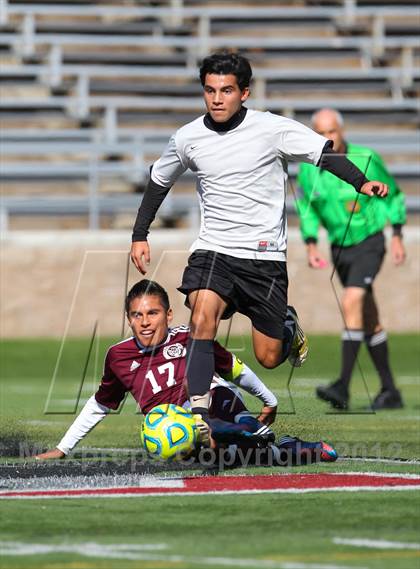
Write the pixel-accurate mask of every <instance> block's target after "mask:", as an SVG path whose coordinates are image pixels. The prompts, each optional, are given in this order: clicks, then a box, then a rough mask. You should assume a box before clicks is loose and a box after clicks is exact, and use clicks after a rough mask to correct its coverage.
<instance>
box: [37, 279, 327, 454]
mask: <svg viewBox="0 0 420 569" xmlns="http://www.w3.org/2000/svg"><path fill="white" fill-rule="evenodd" d="M125 309H126V314H127V318H128V322H129V324H130V327H131V329H132V332H133V336H132V337H130V338H128V339H126V340H123V341H122V342H119V343H118V344H115V345H113V346H111V348H110V349H109V350H108V353H107V355H106V358H105V366H104V373H103V376H102V381H101V383H100V385H99V388H98V390H97V392H96V393H95V395H93V396H92V397H91V398H90V399H89V400H88V401H87V403H86V405H85V406H84V408H83V409H82V411H81V412H80V414H79V416H78V417H77V418H76V420H75V421H74V423H73V424H72V425H71V426H70V428H69V429H68V431H67V432H66V434H65V435H64V437H63V438H62V440H61V441H60V443H59V444H58V445H57V447H56V448H55V449H53V450H51V451H48V452H46V453H43V454H40V455H38V456H37V457H36V458H38V459H40V460H46V459H54V458H64V457H65V456H66V455H67V454H68V453H69V452H70V451H71V450H72V449H73V448H74V447H75V446H76V444H77V443H78V442H79V441H80V440H81V439H82V438H84V437H85V436H86V435H87V434H88V433H89V431H91V430H92V428H93V427H95V425H97V424H98V423H99V422H100V421H101V420H102V419H103V418H104V417H105V416H106V415H107V414H108V413H109V411H110V410H111V409H113V410H115V409H117V408H118V407H119V405H120V403H121V402H122V400H123V399H124V397H125V395H126V393H127V392H128V391H129V392H130V393H131V394H132V395H133V397H134V399H135V400H136V402H137V403H138V405H139V408H140V410H141V411H142V413H144V414H146V413H148V412H149V411H150V410H151V409H153V407H155V406H156V405H159V404H162V403H174V404H175V405H180V406H188V407H189V398H188V394H187V391H186V369H185V367H186V357H185V356H186V345H187V341H188V338H189V328H188V327H186V326H179V327H177V328H170V327H169V324H170V322H171V320H172V309H171V308H170V305H169V299H168V294H167V292H166V291H165V289H164V288H163V287H161V286H160V285H159V284H158V283H156V282H153V281H149V280H146V279H144V280H142V281H140V282H138V283H137V284H135V285H134V286H133V288H132V289H131V290H130V292H129V293H128V295H127V298H126V302H125ZM214 353H215V364H216V367H215V370H216V375H215V377H214V379H213V382H212V386H211V388H212V389H211V395H212V401H211V405H210V419H211V422H210V426H211V429H212V433H211V435H212V437H211V440H210V442H211V443H213V446H214V444H217V443H221V442H223V443H234V442H237V443H240V444H250V445H251V446H252V445H254V446H267V445H268V444H269V443H272V442H274V439H275V435H274V433H273V431H272V430H271V429H270V428H269V425H270V424H271V423H272V422H273V421H274V419H275V416H276V411H277V399H276V397H275V396H274V395H273V393H271V391H270V390H269V389H268V388H267V387H266V386H265V385H264V383H263V382H262V381H261V380H260V379H259V378H258V377H257V376H256V375H255V373H254V372H253V371H252V370H251V369H250V368H249V367H248V366H247V365H246V364H244V363H243V362H241V361H240V360H239V359H238V358H236V356H234V355H233V354H231V353H230V352H229V351H227V350H225V349H224V348H223V347H222V346H221V345H220V344H219V343H218V342H216V341H215V342H214ZM232 382H233V383H232ZM235 384H236V385H238V386H240V387H241V388H242V389H244V390H246V391H247V392H249V393H251V394H253V395H255V396H256V397H258V398H259V399H260V400H261V401H262V403H263V407H262V411H261V413H260V415H259V417H258V419H256V418H255V417H254V416H253V415H252V414H251V413H250V412H249V411H248V410H247V408H246V406H245V404H244V402H243V399H242V396H241V394H240V392H239V390H238V389H237V387H236V385H235ZM200 419H201V418H198V419H197V420H198V426H199V431H200V437H201V442H204V443H206V442H207V441H208V438H209V433H208V430H207V424H206V423H204V422H201V421H200ZM292 439H293V438H290V437H288V441H287V443H288V444H289V445H290V441H291V440H292ZM293 440H295V439H293ZM296 440H297V439H296ZM300 442H301V441H300ZM308 444H311V443H308ZM313 444H319V445H324V450H325V451H326V450H327V445H325V443H313ZM319 448H320V447H319ZM330 459H331V458H330Z"/></svg>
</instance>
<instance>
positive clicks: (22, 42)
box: [0, 0, 420, 228]
mask: <svg viewBox="0 0 420 569" xmlns="http://www.w3.org/2000/svg"><path fill="white" fill-rule="evenodd" d="M419 30H420V12H419V8H418V5H417V2H414V1H404V2H392V1H389V0H388V1H387V0H383V1H379V0H371V1H368V0H358V1H356V0H343V1H327V0H326V1H321V0H320V1H315V0H295V1H293V0H290V1H287V2H286V1H285V2H281V3H279V2H270V1H269V0H264V1H260V2H256V1H255V2H252V1H247V2H243V1H241V2H240V1H236V0H230V1H228V2H224V3H223V5H222V6H221V5H220V3H218V2H213V1H207V2H203V1H200V0H184V1H182V0H172V1H169V0H168V1H164V0H162V1H156V2H153V3H152V2H139V1H134V0H133V1H130V0H126V1H125V2H124V3H121V5H116V4H115V3H112V2H106V1H99V0H96V1H95V0H83V1H82V0H78V1H77V2H70V1H67V0H57V1H56V2H55V1H53V0H49V1H48V2H45V1H44V2H42V3H38V2H30V1H25V2H20V1H16V0H15V1H7V0H0V55H1V58H2V65H1V68H0V78H1V81H2V97H1V99H0V117H1V120H2V131H1V138H0V142H1V154H2V159H1V175H2V180H3V181H2V187H3V197H2V215H1V217H0V219H1V220H2V223H3V227H4V228H5V227H11V228H13V217H14V216H17V215H26V216H29V215H30V216H36V215H54V216H58V215H62V216H65V215H66V214H67V213H69V212H70V213H71V214H74V215H83V216H87V218H88V219H89V226H90V227H92V228H95V227H98V226H99V225H100V223H101V215H106V216H109V217H112V216H113V215H117V214H119V213H120V212H132V213H133V212H135V210H136V208H137V204H138V201H139V196H138V195H137V194H135V193H133V189H135V190H141V189H142V188H143V187H144V184H145V182H146V179H147V174H148V167H149V165H150V163H151V162H153V160H154V159H155V158H156V157H157V156H158V155H159V153H160V152H161V150H162V149H163V147H164V145H165V143H166V141H167V138H168V136H169V134H170V133H171V132H172V131H173V130H174V129H175V128H176V127H178V126H180V125H181V124H182V123H184V122H186V121H188V120H191V119H192V118H194V117H195V116H197V115H198V114H200V113H201V112H202V110H203V103H202V97H201V89H200V85H199V82H198V79H197V63H198V62H199V60H200V58H201V57H202V56H203V55H205V54H207V53H208V52H211V51H213V50H216V49H225V48H226V49H233V50H240V51H241V52H242V53H244V54H245V55H247V56H248V57H249V58H250V60H251V61H252V63H253V67H254V76H255V78H254V84H253V87H252V91H253V96H252V98H251V100H250V106H251V107H254V108H258V109H261V110H264V109H267V110H270V111H273V112H277V113H280V114H284V115H286V116H291V117H295V118H297V119H298V120H301V121H303V122H306V123H307V122H308V121H309V118H310V115H311V113H312V112H313V111H315V110H316V109H317V108H319V107H322V106H333V107H337V108H339V109H340V110H341V111H342V112H343V113H344V115H345V119H346V125H347V127H348V128H347V130H348V134H349V138H350V139H351V140H353V141H354V142H359V143H362V144H366V145H368V146H371V147H373V148H375V149H377V150H378V151H379V152H381V153H382V154H384V156H385V158H386V160H387V163H388V164H389V168H390V170H391V172H392V173H393V174H394V175H395V176H396V177H397V179H398V181H399V182H400V184H401V186H402V187H403V189H404V190H405V191H406V193H407V196H408V205H409V208H410V210H411V211H413V212H419V211H420V201H419V197H418V194H417V192H418V182H419V179H420V172H419V165H418V149H419V137H418V122H419V121H418V119H419V103H418V94H419V85H420V67H419V65H418V63H419V58H420V43H419V40H418V37H419V34H418V32H419ZM295 171H296V169H295V168H291V174H292V176H293V175H294V173H295ZM193 190H194V180H193V179H192V176H191V175H189V176H188V175H187V176H185V177H184V178H183V179H182V180H181V181H180V183H179V184H178V185H177V188H176V189H175V191H174V192H173V196H172V198H171V199H170V200H168V205H167V206H165V209H164V210H162V211H161V212H160V214H161V218H162V219H165V220H167V221H168V222H170V223H173V222H174V220H176V219H178V218H180V217H188V215H189V214H190V212H191V211H192V210H193V209H194V208H195V207H196V203H195V199H194V196H193V195H192V192H193ZM34 192H36V194H37V200H36V204H35V203H34V200H33V199H31V195H33V193H34Z"/></svg>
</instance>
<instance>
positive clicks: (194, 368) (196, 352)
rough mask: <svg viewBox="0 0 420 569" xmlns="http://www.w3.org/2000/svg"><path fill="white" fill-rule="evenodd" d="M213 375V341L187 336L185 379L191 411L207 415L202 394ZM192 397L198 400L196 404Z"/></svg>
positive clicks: (206, 389)
mask: <svg viewBox="0 0 420 569" xmlns="http://www.w3.org/2000/svg"><path fill="white" fill-rule="evenodd" d="M213 375H214V341H213V340H194V339H193V338H189V340H188V343H187V380H188V391H189V395H190V399H191V408H192V412H193V413H197V414H200V415H201V416H203V414H205V415H207V416H208V402H207V403H206V402H205V400H204V399H203V397H202V396H204V395H205V394H206V393H207V392H208V391H209V389H210V384H211V380H212V379H213ZM194 398H197V399H198V400H199V403H198V404H196V405H194ZM206 405H207V408H206ZM204 418H205V417H203V419H204Z"/></svg>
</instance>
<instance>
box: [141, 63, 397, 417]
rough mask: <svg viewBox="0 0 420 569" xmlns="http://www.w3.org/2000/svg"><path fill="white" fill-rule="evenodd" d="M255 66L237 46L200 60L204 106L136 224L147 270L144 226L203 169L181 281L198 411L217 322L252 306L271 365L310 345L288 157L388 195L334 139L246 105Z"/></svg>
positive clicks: (164, 161) (156, 173)
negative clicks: (290, 211)
mask: <svg viewBox="0 0 420 569" xmlns="http://www.w3.org/2000/svg"><path fill="white" fill-rule="evenodd" d="M251 77H252V70H251V66H250V63H249V61H248V60H247V59H246V58H245V57H243V56H241V55H237V54H229V53H222V54H214V55H211V56H209V57H206V58H205V59H204V60H203V63H202V65H201V68H200V79H201V83H202V85H203V89H204V101H205V104H206V107H207V114H206V115H204V116H201V117H199V118H197V119H196V120H194V121H192V122H190V123H188V124H186V125H185V126H183V127H182V128H180V129H179V130H178V131H176V133H175V134H174V135H173V136H172V137H171V139H170V141H169V144H168V146H167V147H166V149H165V151H164V152H163V154H162V156H161V157H160V158H159V159H158V160H157V162H155V163H154V165H153V167H152V169H151V176H150V181H149V184H148V187H147V189H146V192H145V195H144V198H143V201H142V203H141V206H140V208H139V212H138V215H137V219H136V222H135V225H134V229H133V237H132V241H133V243H132V248H131V258H132V261H133V263H134V264H135V266H136V267H137V269H138V270H139V271H140V272H141V273H143V274H145V273H146V267H147V264H148V263H149V262H150V249H149V245H148V242H147V234H148V230H149V227H150V224H151V223H152V221H153V219H154V217H155V215H156V212H157V210H158V208H159V206H160V204H161V203H162V201H163V199H164V198H165V196H166V195H167V193H168V192H169V190H170V188H171V187H172V185H173V184H174V183H175V182H176V180H177V179H178V178H179V176H180V175H181V174H182V173H183V172H184V171H185V170H187V169H190V170H191V171H193V172H195V173H196V175H197V178H198V196H199V200H200V207H201V227H200V232H199V236H198V239H197V240H196V241H195V242H194V243H193V245H192V247H191V251H192V255H191V256H190V258H189V260H188V266H187V267H186V269H185V272H184V275H183V279H182V284H181V286H180V287H179V290H180V291H181V292H183V293H184V294H185V295H186V297H187V300H186V302H187V304H188V306H190V308H191V332H192V333H191V338H190V340H189V343H188V346H187V351H188V367H187V377H188V388H189V393H190V397H191V405H192V409H193V412H195V413H198V414H201V415H202V417H203V419H204V420H206V419H207V417H208V400H209V396H208V390H209V386H210V382H211V378H212V376H213V372H214V351H213V340H214V338H215V336H216V332H217V328H218V325H219V322H220V320H221V319H222V318H229V317H231V316H232V314H233V313H234V312H236V311H237V312H240V313H242V314H245V315H246V316H248V317H249V318H250V320H251V323H252V339H253V346H254V352H255V355H256V358H257V360H258V361H259V362H260V363H261V364H262V365H263V366H264V367H266V368H274V367H276V366H278V365H279V364H281V363H282V362H283V361H285V359H287V357H289V361H290V362H291V363H292V365H296V366H298V365H301V364H302V363H303V361H304V360H305V358H306V355H307V344H306V339H305V336H304V334H303V332H302V330H301V329H300V327H299V325H298V322H297V316H296V313H295V311H294V310H293V309H291V307H287V286H288V278H287V268H286V243H287V221H286V215H285V198H286V184H287V163H288V161H289V160H293V161H298V162H308V163H311V164H314V165H318V166H319V165H321V166H322V168H325V169H327V170H329V171H330V172H332V173H333V174H336V175H337V176H339V177H340V178H342V179H343V180H345V181H347V182H349V183H351V184H353V186H354V187H355V189H356V191H358V192H361V193H364V194H366V195H369V196H374V195H376V196H379V197H385V196H386V194H387V191H388V189H387V186H386V185H385V184H383V183H381V182H377V181H374V182H369V181H368V180H367V178H366V177H365V176H364V174H363V172H361V171H360V170H359V169H358V168H357V167H355V166H354V165H353V164H352V163H351V162H350V161H349V160H347V159H346V158H345V156H340V155H337V154H336V153H334V151H333V150H332V142H331V141H329V140H327V139H326V138H324V137H323V136H321V135H319V134H317V133H315V132H314V131H312V130H310V129H309V128H307V127H305V126H303V125H302V124H300V123H298V122H296V121H294V120H291V119H288V118H285V117H282V116H278V115H274V114H272V113H270V112H260V111H255V110H251V109H247V108H246V107H244V106H243V104H244V103H245V101H246V100H247V99H248V97H249V95H250V87H249V86H250V82H251Z"/></svg>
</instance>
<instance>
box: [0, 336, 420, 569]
mask: <svg viewBox="0 0 420 569" xmlns="http://www.w3.org/2000/svg"><path fill="white" fill-rule="evenodd" d="M418 340H419V337H418V336H415V335H394V336H391V338H390V347H391V356H392V362H393V368H394V370H395V375H396V378H397V382H398V385H399V387H400V388H401V391H402V394H403V398H404V401H405V404H406V405H405V408H404V409H402V410H398V411H386V412H381V413H376V414H375V413H371V412H369V411H368V410H367V407H368V404H369V397H373V396H374V395H375V394H376V392H377V390H378V380H377V378H376V374H375V371H374V370H373V368H372V366H371V363H370V361H369V360H368V358H367V357H366V351H365V350H364V349H363V350H362V351H361V355H360V360H359V369H358V370H356V372H355V377H354V381H353V383H352V400H351V410H350V412H349V413H332V412H331V410H330V409H329V408H328V406H327V405H326V404H324V403H322V402H320V401H318V400H316V398H315V397H314V388H315V386H316V385H318V384H319V383H322V382H328V381H330V380H332V379H334V378H335V377H336V374H337V370H338V367H339V349H340V341H339V339H338V338H336V337H332V336H316V337H311V338H310V346H311V354H310V359H309V360H308V362H307V364H306V365H305V366H304V367H303V368H301V369H298V370H295V373H294V375H293V377H292V378H291V380H290V382H289V375H288V374H289V373H290V367H289V366H288V365H286V366H283V367H281V368H278V369H277V370H274V371H266V370H263V369H262V368H260V367H259V366H258V365H257V364H255V360H254V358H253V356H252V355H251V348H250V344H249V343H248V342H245V345H243V343H242V342H243V341H242V340H239V339H236V338H233V339H232V340H231V342H230V343H229V347H230V348H231V349H233V350H234V351H235V348H237V349H238V350H239V351H237V353H238V355H239V356H240V357H241V358H243V359H245V360H246V361H247V363H248V364H249V365H251V367H253V368H254V369H255V371H257V373H259V374H260V376H261V377H262V378H263V379H264V380H265V381H266V383H267V384H268V385H269V386H270V387H271V388H272V389H273V390H275V391H276V393H277V395H278V398H279V401H280V407H279V409H280V415H279V417H278V420H277V424H276V431H277V432H278V433H279V434H280V433H282V434H284V433H288V434H291V435H297V436H300V437H302V438H306V439H319V438H323V439H325V440H327V441H330V442H331V443H333V444H334V446H336V448H337V449H338V450H339V453H340V455H341V456H343V457H346V458H343V459H342V460H339V461H338V462H337V463H335V464H333V465H329V464H322V465H312V466H307V467H299V468H289V469H284V468H283V469H281V471H282V472H323V471H324V472H325V471H326V472H346V471H347V472H348V471H350V472H355V471H358V472H365V471H369V472H398V473H417V474H418V473H419V471H420V468H419V464H418V462H420V389H419V386H420V361H419V354H418V352H419V350H418ZM112 341H113V340H112V339H111V340H110V339H107V340H104V341H101V342H100V343H99V344H98V345H93V347H92V350H91V353H90V356H91V357H90V359H89V362H87V355H88V353H89V347H90V343H89V341H88V340H71V341H69V342H68V343H67V344H66V345H65V347H64V351H63V360H62V362H61V364H60V366H59V367H58V370H57V375H56V379H55V384H54V386H53V388H52V389H51V380H52V377H53V374H54V369H55V364H56V359H57V354H58V351H59V347H60V343H59V342H57V341H53V340H36V341H35V340H25V341H24V340H19V341H12V340H7V341H3V343H2V346H1V350H2V352H1V393H0V395H1V425H0V426H1V445H2V446H1V450H2V453H1V454H2V457H1V464H2V465H12V464H14V465H15V466H16V470H17V471H19V468H20V467H22V468H24V467H26V466H27V465H30V464H31V460H30V459H29V458H28V457H27V456H25V455H27V454H28V453H30V452H31V451H32V450H35V449H41V448H47V447H53V446H54V445H55V444H56V443H57V442H58V440H59V439H60V438H61V436H62V434H63V433H64V432H65V430H66V428H67V426H68V425H69V424H70V422H71V421H72V420H73V418H74V411H75V409H76V403H75V402H76V400H77V394H78V392H79V391H80V393H81V397H80V401H79V406H78V408H77V409H79V410H80V407H81V405H82V404H83V402H84V401H85V400H86V399H87V398H88V397H89V396H90V395H91V394H92V393H93V392H94V391H95V385H96V383H97V378H98V376H100V372H101V368H102V360H103V355H104V353H105V351H106V347H107V346H108V345H109V343H110V342H112ZM83 375H85V380H84V383H83V385H82V384H81V380H82V377H83ZM288 382H289V387H290V390H288V388H287V387H288ZM49 392H51V398H50V400H49V405H48V411H49V413H48V414H45V412H44V410H45V406H46V402H47V398H48V394H49ZM248 401H249V405H250V408H252V409H253V410H255V411H256V412H257V411H258V404H255V403H254V402H251V401H250V400H248ZM140 421H141V416H140V415H138V414H136V408H135V404H134V403H133V401H131V400H130V399H127V401H126V403H125V405H124V408H123V410H122V411H121V413H119V414H115V415H113V416H109V417H107V419H106V420H105V421H104V422H103V423H101V424H100V425H99V426H98V427H97V428H96V430H95V431H94V432H92V433H91V434H90V435H89V436H88V437H87V438H86V439H85V441H83V447H84V448H87V447H101V448H104V447H105V448H124V449H127V448H129V449H130V448H131V449H136V448H137V447H138V429H139V424H140ZM116 456H117V455H116ZM357 457H358V458H359V459H360V460H351V458H353V459H354V458H357ZM365 458H369V459H370V460H363V459H365ZM385 459H389V461H386V460H385ZM392 459H404V461H405V462H401V461H399V460H398V461H395V460H394V461H392ZM67 460H68V459H67ZM90 460H92V459H90ZM79 461H80V459H79ZM410 461H411V462H410ZM70 463H71V461H70ZM62 465H63V461H61V462H60V463H59V464H57V468H58V469H59V468H60V467H61V466H62ZM274 471H275V472H279V469H278V468H277V469H268V468H262V467H261V468H257V467H251V468H248V469H246V470H245V469H238V470H235V471H234V473H235V474H236V473H241V474H243V473H244V472H247V473H249V474H251V473H258V474H261V473H263V474H267V473H269V472H274ZM225 474H232V471H230V472H227V473H225ZM173 475H174V473H173V472H171V476H173ZM1 510H2V516H1V519H0V536H1V537H0V552H1V553H2V555H0V567H4V568H6V567H38V568H39V567H45V568H51V569H53V568H54V569H58V568H68V569H76V568H77V569H84V568H86V569H87V568H89V569H90V568H92V569H93V568H96V567H98V568H102V567H103V568H121V567H123V568H125V567H127V568H132V567H133V568H134V567H141V568H149V567H150V568H158V567H159V568H166V567H168V568H172V567H173V568H188V569H190V568H195V567H221V566H227V567H233V566H234V567H252V568H255V569H259V568H263V567H270V568H272V569H277V568H280V567H284V568H285V569H315V568H320V569H322V568H325V569H330V568H332V567H337V568H341V567H357V568H362V567H364V568H369V569H370V568H372V569H375V568H378V569H382V568H384V569H387V568H393V569H394V568H401V569H411V568H413V569H414V568H417V569H418V568H419V567H420V555H419V550H416V549H412V548H408V547H405V548H403V549H396V548H395V547H394V548H393V547H391V548H389V549H374V548H372V547H364V546H361V545H359V546H354V545H346V544H340V543H338V542H337V540H340V539H370V540H388V541H391V542H402V543H411V544H413V543H418V542H419V541H420V540H419V538H418V535H419V532H418V530H419V525H420V504H419V497H418V493H417V492H415V491H403V492H389V491H387V492H385V491H377V492H354V493H353V492H352V493H348V492H333V493H319V494H316V493H308V494H295V495H291V494H260V495H237V496H235V495H228V496H173V497H145V498H130V499H128V498H125V499H123V498H101V499H89V500H85V499H72V500H63V499H55V500H45V501H38V500H36V501H32V500H20V501H19V500H2V501H1ZM334 540H335V541H334ZM6 541H9V542H19V544H26V545H27V546H28V547H29V546H30V545H31V544H38V546H39V545H40V544H42V545H50V546H51V547H52V546H55V547H58V546H59V547H61V548H62V549H61V552H60V551H58V550H57V549H55V550H53V549H52V550H51V551H50V552H48V553H42V551H41V549H39V550H38V551H39V553H35V550H33V551H32V550H30V551H29V553H30V554H29V555H23V554H21V555H5V551H4V550H3V549H2V543H4V542H6ZM87 542H90V543H91V544H92V543H95V544H100V546H102V547H107V546H110V545H113V544H119V545H120V546H121V545H123V544H126V545H127V547H128V546H129V545H132V546H133V545H135V546H140V545H144V544H149V545H150V544H152V545H156V544H161V547H162V549H161V550H154V551H151V552H149V553H147V552H146V553H145V552H144V551H143V552H142V553H141V555H140V554H139V553H138V552H137V553H136V554H135V555H134V556H132V557H131V558H130V554H123V553H119V554H117V557H115V558H113V557H112V555H114V554H115V552H114V553H113V554H109V555H107V554H106V553H103V554H102V555H101V554H98V553H97V549H95V548H94V547H93V546H92V547H93V549H92V548H91V549H90V555H91V557H89V556H87V554H86V553H82V552H81V551H77V547H78V546H82V545H83V544H86V543H87ZM32 546H33V545H32ZM83 547H85V546H83ZM83 547H82V549H83ZM95 547H99V546H95ZM66 548H67V549H66ZM95 552H96V553H95ZM118 555H119V557H118ZM212 558H217V559H213V560H212Z"/></svg>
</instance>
